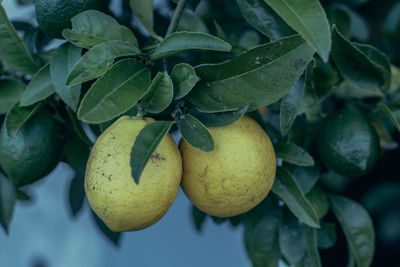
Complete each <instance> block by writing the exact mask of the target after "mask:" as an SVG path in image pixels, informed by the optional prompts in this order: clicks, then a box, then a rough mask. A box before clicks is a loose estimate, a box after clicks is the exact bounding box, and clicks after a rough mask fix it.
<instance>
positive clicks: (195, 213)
mask: <svg viewBox="0 0 400 267" xmlns="http://www.w3.org/2000/svg"><path fill="white" fill-rule="evenodd" d="M192 218H193V222H194V226H195V228H196V230H197V231H198V232H201V230H202V227H203V224H204V222H205V220H206V218H207V214H206V213H204V212H202V211H201V210H199V209H198V208H196V207H195V206H194V205H192Z"/></svg>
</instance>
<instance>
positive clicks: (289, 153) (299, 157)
mask: <svg viewBox="0 0 400 267" xmlns="http://www.w3.org/2000/svg"><path fill="white" fill-rule="evenodd" d="M274 148H275V153H276V156H277V157H278V158H281V159H282V160H283V161H286V162H288V163H291V164H294V165H297V166H313V165H314V160H313V158H312V157H311V156H310V155H309V154H308V153H307V151H305V150H304V149H303V148H301V147H299V146H297V145H296V144H294V143H285V142H279V143H277V144H276V145H275V146H274Z"/></svg>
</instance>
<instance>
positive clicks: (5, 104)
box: [0, 79, 25, 114]
mask: <svg viewBox="0 0 400 267" xmlns="http://www.w3.org/2000/svg"><path fill="white" fill-rule="evenodd" d="M24 90H25V84H24V83H23V82H21V81H19V80H13V79H4V80H0V114H4V113H7V112H8V111H9V110H10V109H11V108H12V107H13V106H14V105H15V104H17V103H18V102H19V100H20V99H21V96H22V94H23V93H24Z"/></svg>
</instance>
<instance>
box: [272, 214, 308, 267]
mask: <svg viewBox="0 0 400 267" xmlns="http://www.w3.org/2000/svg"><path fill="white" fill-rule="evenodd" d="M279 247H280V249H281V253H282V255H283V256H284V257H285V259H286V260H287V261H288V262H289V263H290V264H291V265H292V266H302V262H303V260H304V257H305V255H306V252H307V250H306V246H305V244H304V242H303V227H302V225H301V223H300V222H299V220H297V218H296V217H295V216H294V215H293V214H292V213H291V212H289V211H288V210H287V209H285V210H284V212H283V216H282V222H281V223H280V224H279Z"/></svg>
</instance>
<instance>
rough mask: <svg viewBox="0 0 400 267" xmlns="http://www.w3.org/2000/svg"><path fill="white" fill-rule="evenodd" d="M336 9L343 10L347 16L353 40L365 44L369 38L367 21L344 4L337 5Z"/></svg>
mask: <svg viewBox="0 0 400 267" xmlns="http://www.w3.org/2000/svg"><path fill="white" fill-rule="evenodd" d="M337 7H338V8H339V9H341V10H343V11H344V12H345V13H346V14H347V15H348V16H349V18H350V29H351V34H352V36H353V37H354V39H356V40H358V41H361V42H366V41H367V40H368V39H369V38H370V34H371V33H370V29H369V25H368V23H367V21H366V20H365V19H364V18H363V17H362V16H361V15H360V14H358V13H357V12H356V11H354V10H353V9H351V8H350V7H349V6H347V5H345V4H341V5H338V6H337Z"/></svg>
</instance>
